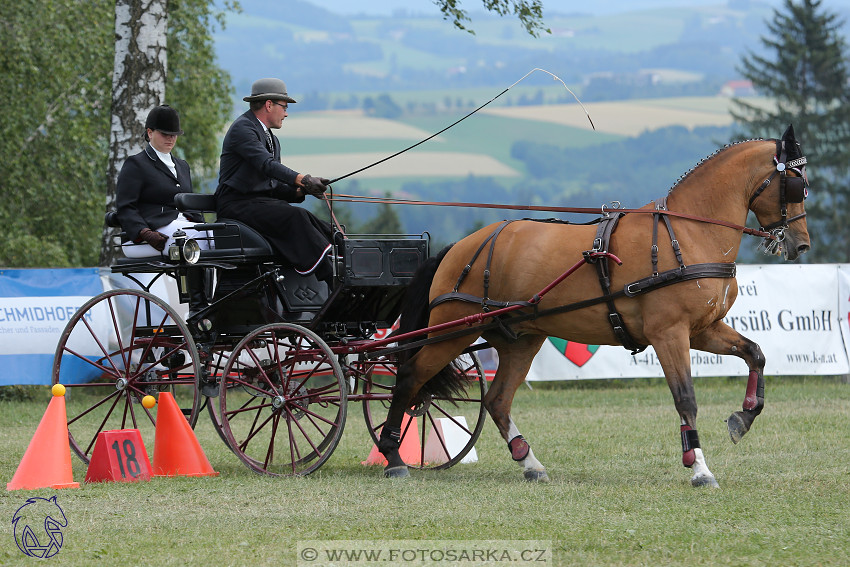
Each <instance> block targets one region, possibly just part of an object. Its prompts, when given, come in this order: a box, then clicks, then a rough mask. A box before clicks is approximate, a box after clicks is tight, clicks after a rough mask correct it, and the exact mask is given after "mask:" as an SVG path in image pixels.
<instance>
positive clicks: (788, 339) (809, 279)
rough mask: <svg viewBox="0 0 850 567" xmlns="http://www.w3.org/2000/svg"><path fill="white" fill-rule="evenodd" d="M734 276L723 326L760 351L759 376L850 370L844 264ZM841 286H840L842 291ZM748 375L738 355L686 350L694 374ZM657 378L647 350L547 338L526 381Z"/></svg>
mask: <svg viewBox="0 0 850 567" xmlns="http://www.w3.org/2000/svg"><path fill="white" fill-rule="evenodd" d="M839 274H841V280H839ZM736 279H737V283H738V298H737V300H736V301H735V304H734V305H733V306H732V308H731V309H730V310H729V313H728V314H727V316H726V318H725V319H724V321H725V322H726V323H727V324H728V325H729V326H730V327H732V328H733V329H735V330H736V331H738V332H739V333H741V334H742V335H744V336H745V337H747V338H748V339H750V340H753V341H755V342H756V343H757V344H758V345H759V346H760V347H761V349H762V352H763V353H764V355H765V359H766V365H765V370H764V373H765V375H837V374H847V373H848V371H850V364H848V357H847V352H848V348H850V347H848V343H847V342H845V340H846V338H847V337H848V319H847V314H848V298H850V272H848V271H847V266H846V265H836V264H810V265H799V264H789V265H770V266H758V265H738V275H737V278H736ZM839 281H842V282H843V284H842V285H843V288H842V289H843V291H842V292H841V294H840V293H839V283H838V282H839ZM839 300H841V301H839ZM600 324H607V323H606V322H604V321H603V322H600ZM842 330H843V333H842ZM842 335H843V336H842ZM747 373H748V369H747V365H746V364H745V363H744V361H743V360H741V359H740V358H738V357H736V356H732V355H719V354H711V353H707V352H702V351H697V350H691V374H692V375H693V376H745V375H746V374H747ZM656 376H658V377H660V376H664V373H663V371H662V369H661V364H660V363H659V362H658V357H657V356H656V355H655V351H654V350H653V349H652V347H649V348H647V349H646V350H645V351H643V352H642V353H639V354H635V355H632V354H631V353H630V352H629V351H627V350H626V349H624V348H623V347H614V346H606V345H603V346H597V345H582V344H579V343H570V342H567V341H563V340H560V339H554V338H550V339H548V340H547V341H546V342H545V343H544V345H543V348H542V349H541V350H540V352H539V353H538V355H537V357H536V358H535V359H534V363H533V364H532V366H531V370H530V372H529V375H528V378H527V379H528V380H583V379H588V378H641V377H656Z"/></svg>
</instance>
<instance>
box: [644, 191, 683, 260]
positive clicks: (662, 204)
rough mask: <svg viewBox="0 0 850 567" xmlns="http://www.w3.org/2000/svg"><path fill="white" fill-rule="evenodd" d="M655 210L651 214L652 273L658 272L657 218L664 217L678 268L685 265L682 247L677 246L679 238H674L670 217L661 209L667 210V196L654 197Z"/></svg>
mask: <svg viewBox="0 0 850 567" xmlns="http://www.w3.org/2000/svg"><path fill="white" fill-rule="evenodd" d="M654 203H655V210H656V211H658V212H656V213H655V214H653V215H652V217H653V223H652V253H651V255H652V274H653V275H656V274H658V220H659V218H661V217H663V218H664V224H665V225H666V226H667V234H668V235H669V236H670V246H672V248H673V254H675V256H676V261H677V262H678V263H679V267H680V268H684V267H685V262H684V261H683V260H682V249H681V248H680V247H679V240H678V239H677V238H676V235H675V234H674V233H673V223H672V222H670V217H668V216H667V215H665V214H662V212H661V211H666V210H667V197H662V198H661V199H656V200H655V201H654Z"/></svg>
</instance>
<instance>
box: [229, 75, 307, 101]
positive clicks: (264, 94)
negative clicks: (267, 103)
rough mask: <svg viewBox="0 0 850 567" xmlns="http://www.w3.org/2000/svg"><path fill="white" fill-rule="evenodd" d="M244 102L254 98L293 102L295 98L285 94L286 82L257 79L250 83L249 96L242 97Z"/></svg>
mask: <svg viewBox="0 0 850 567" xmlns="http://www.w3.org/2000/svg"><path fill="white" fill-rule="evenodd" d="M242 100H244V101H245V102H254V101H255V100H282V101H284V102H295V99H294V98H292V97H291V96H289V95H288V94H286V83H284V82H283V81H281V80H280V79H257V80H256V81H254V84H253V85H251V96H246V97H245V98H243V99H242Z"/></svg>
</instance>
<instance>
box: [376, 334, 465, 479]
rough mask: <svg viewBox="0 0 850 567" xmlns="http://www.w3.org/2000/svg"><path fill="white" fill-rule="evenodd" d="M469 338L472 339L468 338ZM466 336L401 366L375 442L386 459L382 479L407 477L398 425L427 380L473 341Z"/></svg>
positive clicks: (425, 349)
mask: <svg viewBox="0 0 850 567" xmlns="http://www.w3.org/2000/svg"><path fill="white" fill-rule="evenodd" d="M469 337H471V338H469ZM475 338H476V337H475V336H473V335H469V336H466V337H460V338H459V339H454V340H450V341H444V342H437V343H433V344H429V345H425V346H424V347H422V349H421V350H419V352H417V353H416V354H415V355H414V356H413V357H412V358H411V359H410V360H409V361H407V362H406V363H404V364H402V365H401V367H400V368H399V370H398V376H397V377H396V387H395V390H393V398H392V401H391V402H390V409H389V411H388V412H387V421H386V423H384V427H383V429H382V430H381V436H380V438H379V439H378V450H379V451H380V452H381V453H382V454H383V455H384V457H385V458H386V459H387V466H386V467H385V468H384V476H386V477H388V478H404V477H407V476H409V474H410V473H409V471H408V470H407V464H405V462H404V460H403V459H402V458H401V453H400V451H399V449H400V446H401V423H402V419H403V418H404V412H405V411H406V410H407V408H409V407H411V405H413V402H414V400H415V399H416V396H417V394H419V391H420V390H421V389H422V387H423V386H424V385H425V383H426V382H428V380H430V379H431V378H432V377H434V376H435V375H436V374H437V373H438V372H440V371H441V370H442V369H443V368H445V367H446V365H448V364H449V363H451V362H452V361H453V360H454V359H455V358H457V357H458V356H459V355H460V354H461V352H463V350H464V349H465V348H466V347H467V346H468V345H469V344H470V343H471V342H472V341H474V340H475Z"/></svg>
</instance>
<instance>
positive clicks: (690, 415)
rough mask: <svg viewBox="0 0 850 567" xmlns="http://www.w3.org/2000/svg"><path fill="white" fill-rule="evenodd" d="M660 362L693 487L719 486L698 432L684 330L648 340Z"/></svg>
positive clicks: (659, 335)
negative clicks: (674, 411)
mask: <svg viewBox="0 0 850 567" xmlns="http://www.w3.org/2000/svg"><path fill="white" fill-rule="evenodd" d="M649 338H650V339H651V341H652V346H653V347H654V348H655V354H656V355H657V356H658V361H659V362H660V363H661V367H662V368H663V369H664V376H665V377H666V378H667V385H668V386H669V387H670V393H672V394H673V403H674V404H675V405H676V411H677V412H678V413H679V418H680V420H681V426H680V431H681V433H682V464H683V465H684V466H686V467H688V468H690V469H691V470H693V471H694V475H693V476H692V477H691V484H692V485H693V486H712V487H717V486H718V485H717V480H716V479H715V478H714V475H713V474H712V473H711V471H710V470H709V469H708V465H707V464H706V462H705V456H704V455H703V452H702V448H701V447H700V444H699V436H698V435H697V430H696V420H697V401H696V394H695V393H694V384H693V380H692V379H691V358H690V353H689V351H688V334H687V332H686V331H685V330H684V329H667V330H666V331H665V332H662V333H659V334H657V335H656V336H653V337H649Z"/></svg>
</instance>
